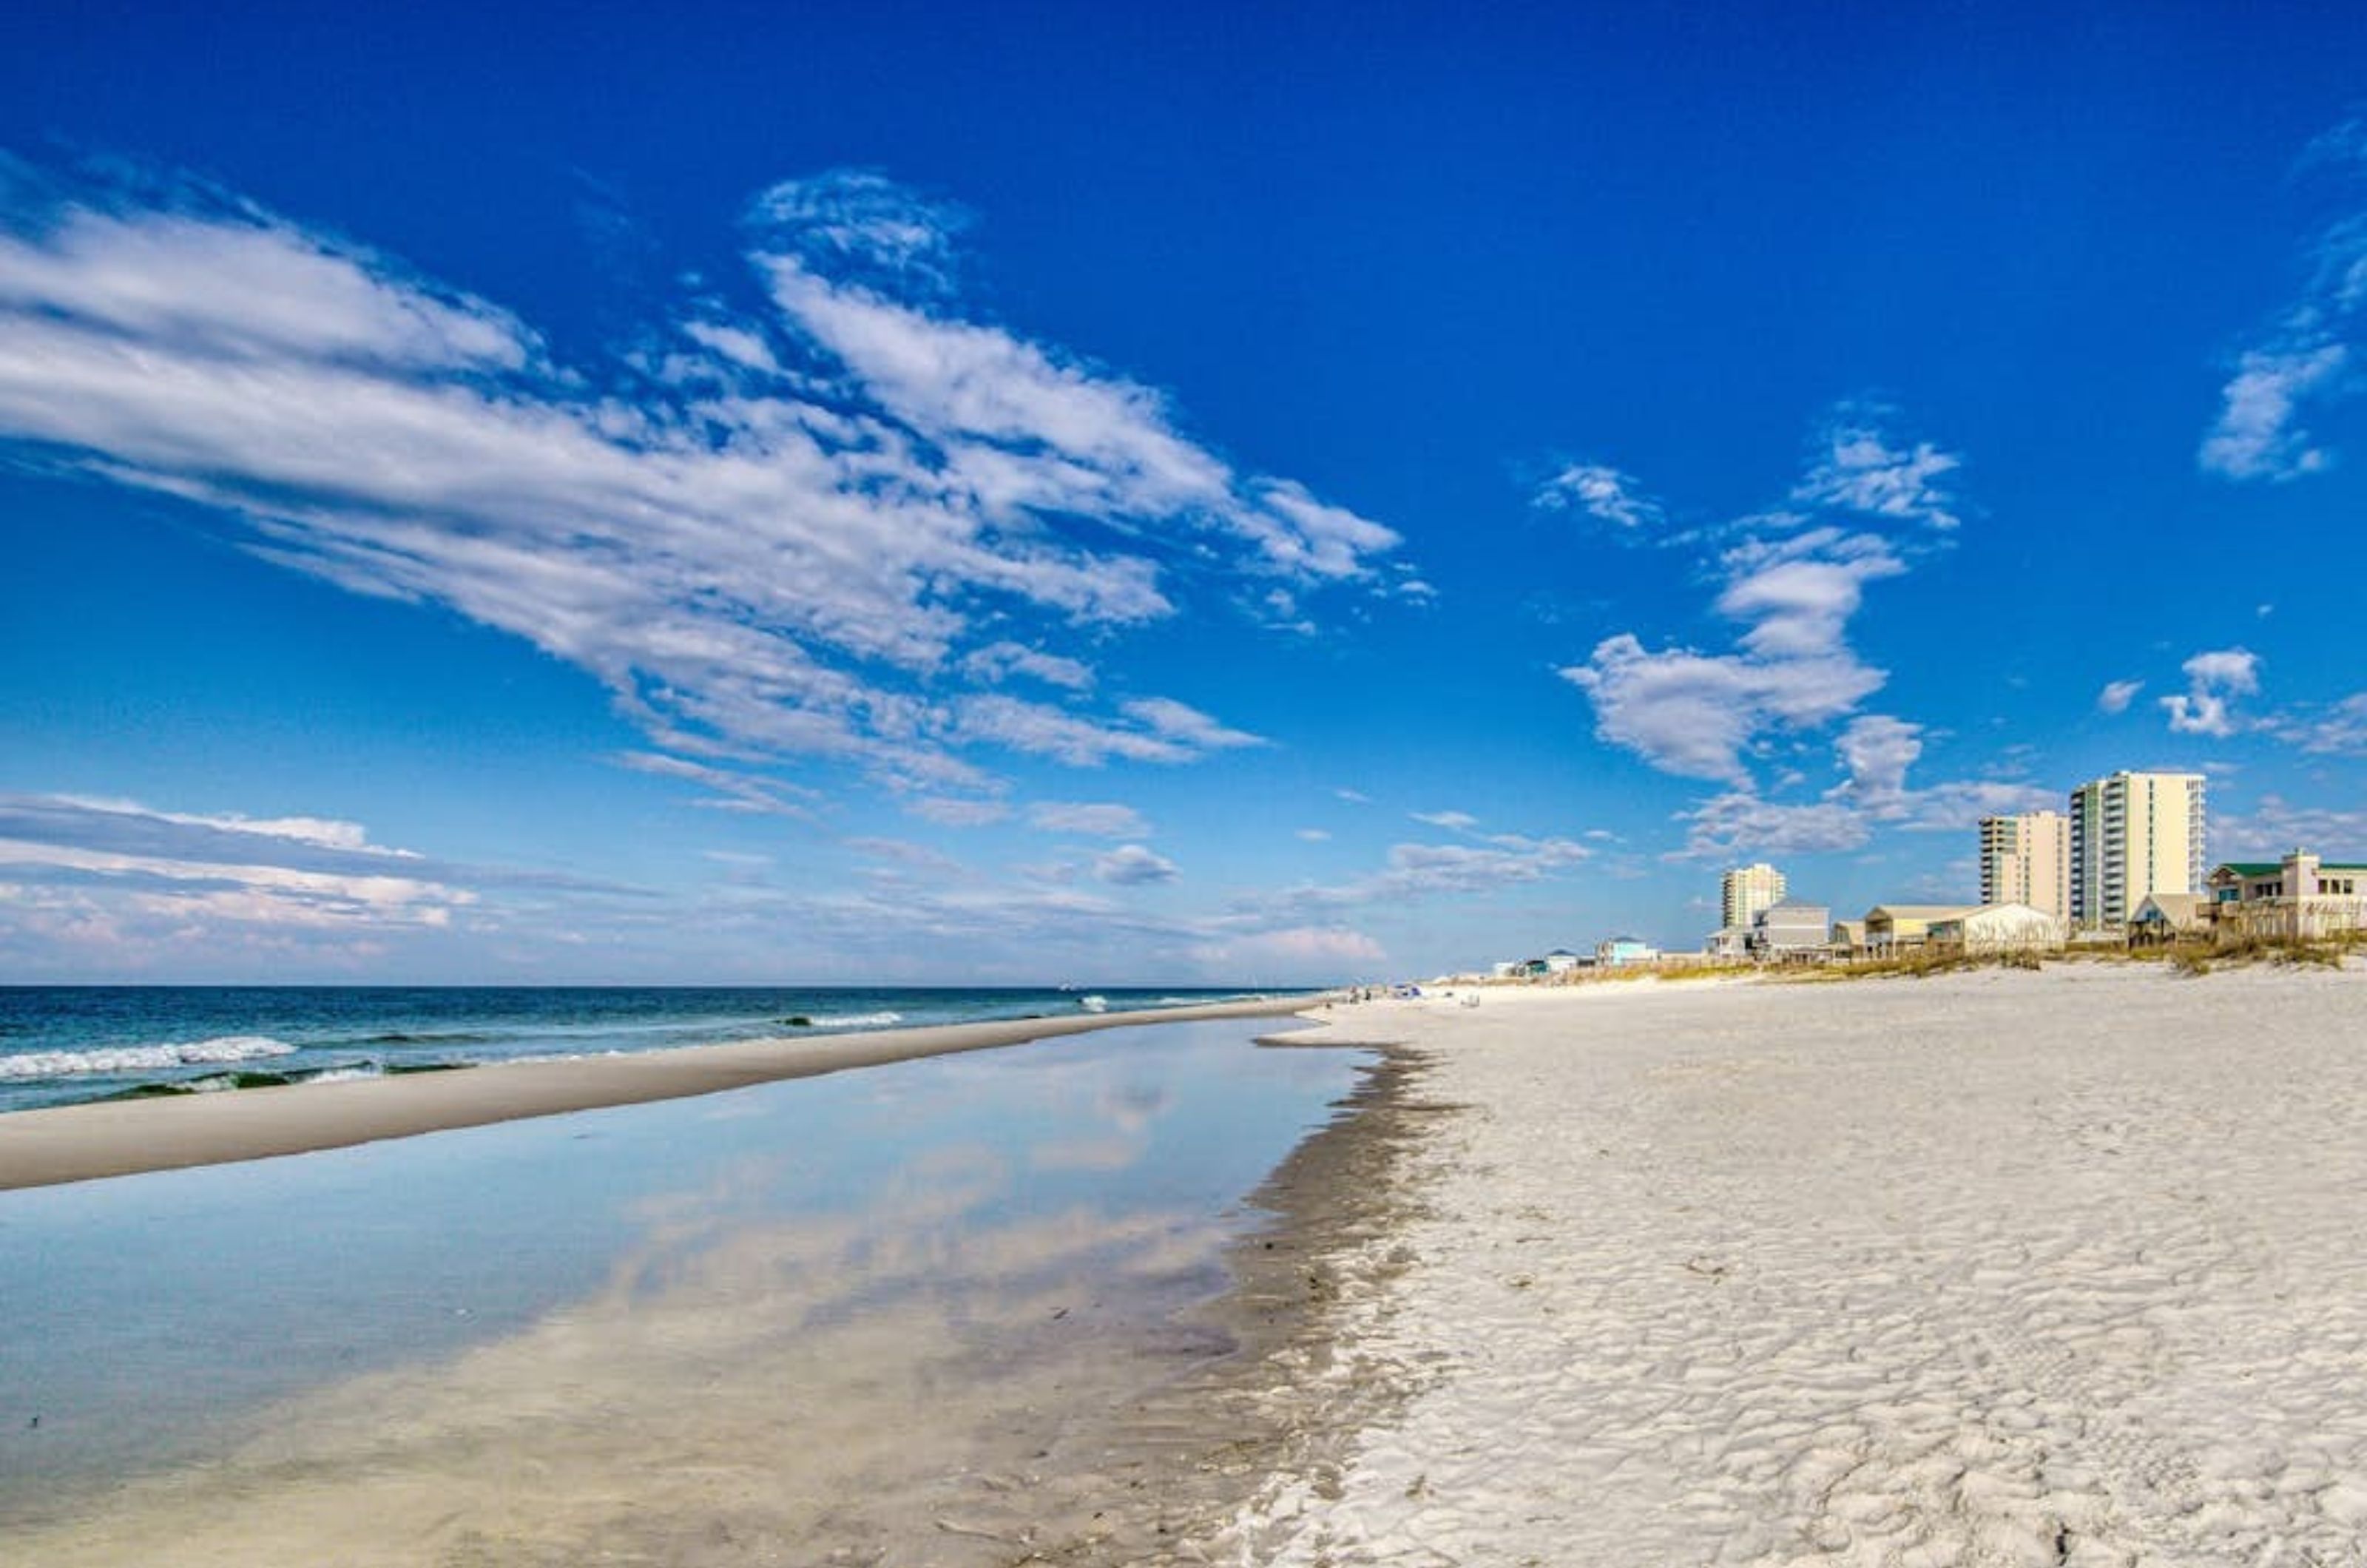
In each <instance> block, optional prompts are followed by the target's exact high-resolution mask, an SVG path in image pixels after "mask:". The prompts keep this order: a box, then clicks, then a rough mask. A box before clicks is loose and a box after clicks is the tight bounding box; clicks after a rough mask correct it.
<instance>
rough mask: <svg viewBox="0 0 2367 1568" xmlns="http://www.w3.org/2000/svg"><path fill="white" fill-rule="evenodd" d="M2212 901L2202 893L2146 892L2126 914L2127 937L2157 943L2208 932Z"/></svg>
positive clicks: (2141, 944)
mask: <svg viewBox="0 0 2367 1568" xmlns="http://www.w3.org/2000/svg"><path fill="white" fill-rule="evenodd" d="M2211 915H2212V904H2211V898H2210V896H2209V895H2207V894H2203V893H2148V894H2146V896H2145V900H2144V902H2142V903H2140V904H2139V905H2138V906H2137V912H2136V913H2135V914H2134V915H2132V916H2130V917H2129V941H2130V942H2133V943H2135V945H2137V946H2139V947H2158V946H2160V945H2161V944H2162V943H2164V942H2176V941H2177V940H2178V939H2179V938H2180V937H2190V936H2208V935H2209V934H2210V933H2211V923H2212V922H2211Z"/></svg>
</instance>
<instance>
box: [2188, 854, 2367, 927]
mask: <svg viewBox="0 0 2367 1568" xmlns="http://www.w3.org/2000/svg"><path fill="white" fill-rule="evenodd" d="M2204 886H2205V887H2206V889H2207V890H2208V892H2209V895H2210V898H2211V906H2212V910H2211V912H2212V914H2213V915H2214V917H2215V920H2216V925H2217V929H2218V930H2219V931H2224V932H2227V933H2229V934H2232V935H2243V936H2262V937H2284V938H2298V939H2306V938H2311V937H2321V936H2330V935H2333V934H2334V933H2336V932H2338V931H2362V930H2367V863H2361V862H2356V861H2322V860H2320V859H2319V858H2318V857H2317V856H2316V855H2314V854H2311V853H2310V852H2307V851H2306V850H2298V849H2297V850H2294V851H2293V852H2291V853H2289V854H2287V855H2286V856H2285V857H2284V859H2282V861H2275V862H2268V861H2229V862H2226V863H2224V864H2221V865H2219V866H2216V867H2214V869H2213V871H2212V873H2211V874H2210V875H2209V876H2208V877H2207V878H2205V879H2204Z"/></svg>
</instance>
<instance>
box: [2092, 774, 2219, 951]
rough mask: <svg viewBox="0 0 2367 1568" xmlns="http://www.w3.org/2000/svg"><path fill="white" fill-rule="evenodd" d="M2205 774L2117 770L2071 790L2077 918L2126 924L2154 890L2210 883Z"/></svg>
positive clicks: (2183, 890)
mask: <svg viewBox="0 0 2367 1568" xmlns="http://www.w3.org/2000/svg"><path fill="white" fill-rule="evenodd" d="M2202 886H2203V775H2202V774H2201V773H2114V774H2112V776H2111V777H2110V778H2102V779H2097V780H2095V781H2094V782H2093V783H2090V784H2081V785H2080V786H2079V787H2078V788H2077V789H2075V790H2073V791H2072V792H2071V919H2072V922H2073V923H2074V924H2076V925H2082V926H2117V925H2123V924H2125V923H2126V922H2127V920H2128V918H2129V917H2130V916H2131V915H2133V914H2135V912H2136V908H2137V906H2138V905H2139V904H2142V903H2144V902H2145V898H2146V894H2148V893H2192V892H2195V891H2196V890H2198V889H2199V888H2201V887H2202Z"/></svg>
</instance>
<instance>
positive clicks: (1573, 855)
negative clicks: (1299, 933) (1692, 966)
mask: <svg viewBox="0 0 2367 1568" xmlns="http://www.w3.org/2000/svg"><path fill="white" fill-rule="evenodd" d="M1593 858H1594V852H1593V851H1592V850H1591V849H1590V848H1588V847H1587V846H1586V845H1584V844H1581V843H1579V842H1577V841H1575V840H1570V839H1563V838H1544V839H1535V838H1529V837H1525V836H1523V835H1521V834H1517V833H1502V834H1497V835H1494V836H1492V837H1490V838H1488V839H1487V840H1483V841H1481V842H1477V843H1452V844H1434V843H1400V844H1393V845H1391V846H1390V847H1389V850H1388V852H1387V857H1386V863H1385V864H1384V865H1383V866H1382V868H1381V869H1379V870H1377V871H1375V872H1371V873H1369V874H1365V875H1363V876H1358V877H1354V878H1352V879H1351V880H1349V881H1346V882H1340V883H1330V884H1317V883H1302V884H1300V885H1298V886H1294V887H1288V888H1285V889H1282V890H1280V891H1278V892H1275V893H1272V894H1264V895H1260V896H1258V897H1254V898H1251V899H1247V900H1243V901H1241V902H1240V903H1239V904H1238V905H1237V906H1236V908H1235V911H1234V915H1233V916H1232V917H1231V919H1235V920H1241V919H1248V920H1255V921H1269V920H1273V919H1283V920H1285V921H1296V920H1300V919H1305V918H1306V917H1308V916H1309V915H1323V914H1328V913H1331V912H1333V911H1338V910H1342V909H1347V908H1359V907H1366V906H1370V907H1373V908H1391V907H1396V906H1400V905H1403V904H1405V903H1407V902H1409V901H1412V900H1417V899H1427V898H1435V897H1458V896H1470V895H1479V894H1486V893H1490V892H1494V891H1496V890H1498V889H1501V888H1504V887H1510V886H1520V885H1523V884H1527V883H1534V882H1540V881H1544V880H1546V878H1548V877H1553V876H1557V875H1561V874H1566V873H1569V872H1571V871H1575V870H1577V869H1578V868H1579V867H1580V866H1582V865H1584V864H1585V863H1587V862H1589V861H1590V860H1591V859H1593Z"/></svg>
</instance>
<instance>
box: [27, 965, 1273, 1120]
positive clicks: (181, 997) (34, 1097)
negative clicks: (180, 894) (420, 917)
mask: <svg viewBox="0 0 2367 1568" xmlns="http://www.w3.org/2000/svg"><path fill="white" fill-rule="evenodd" d="M1267 994H1275V995H1279V994H1283V993H1263V992H1250V991H1242V990H1238V989H1235V990H1224V989H1191V988H1183V989H1178V988H1174V987H1148V988H1125V987H1105V988H1103V989H1101V990H1098V991H1080V990H1075V989H1069V988H1060V989H1054V988H1042V989H1025V988H1010V987H996V988H984V989H954V988H947V987H795V988H789V987H784V988H768V987H671V986H668V987H654V986H652V987H442V986H436V987H402V986H333V987H315V986H291V987H255V986H6V987H0V1111H23V1110H28V1109H31V1108H33V1107H36V1106H44V1105H66V1104H72V1103H74V1102H76V1101H81V1100H108V1099H114V1098H118V1097H121V1096H127V1095H151V1094H185V1093H207V1092H213V1091H219V1090H225V1089H252V1088H262V1087H269V1086H275V1085H279V1084H285V1083H298V1082H306V1081H313V1080H319V1079H323V1078H336V1077H369V1076H375V1075H378V1074H382V1073H403V1072H426V1071H436V1070H442V1069H447V1068H453V1067H466V1066H478V1065H481V1064H483V1063H488V1062H507V1061H519V1060H525V1059H530V1058H535V1057H549V1056H591V1055H606V1054H609V1053H614V1052H630V1051H660V1050H665V1049H667V1048H669V1047H673V1046H678V1045H703V1044H711V1043H722V1042H726V1041H739V1040H758V1039H768V1038H779V1039H785V1040H796V1039H799V1038H804V1037H807V1036H813V1035H827V1034H833V1033H844V1032H848V1031H852V1030H865V1029H897V1028H920V1027H923V1026H926V1025H930V1024H941V1023H972V1022H980V1021H988V1020H996V1019H1014V1018H1034V1017H1053V1018H1065V1017H1073V1016H1075V1015H1076V1014H1077V1013H1079V1012H1080V1011H1099V1010H1103V1009H1104V1008H1106V1009H1107V1010H1111V1011H1130V1010H1137V1009H1159V1008H1170V1007H1182V1006H1189V1005H1192V1004H1194V1003H1201V1002H1214V1001H1227V1000H1233V999H1237V998H1244V997H1249V996H1257V995H1267Z"/></svg>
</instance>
